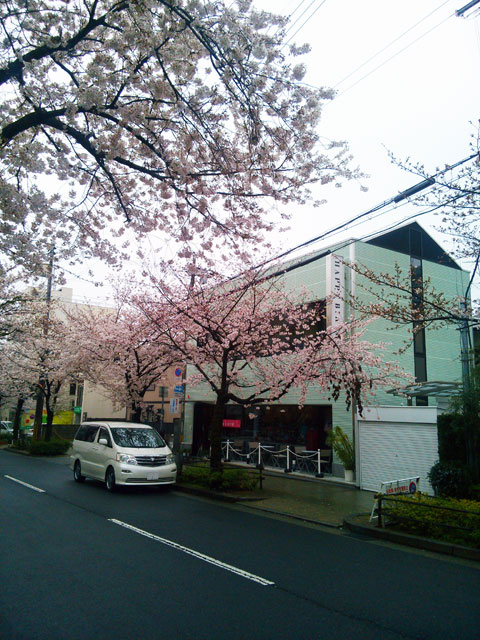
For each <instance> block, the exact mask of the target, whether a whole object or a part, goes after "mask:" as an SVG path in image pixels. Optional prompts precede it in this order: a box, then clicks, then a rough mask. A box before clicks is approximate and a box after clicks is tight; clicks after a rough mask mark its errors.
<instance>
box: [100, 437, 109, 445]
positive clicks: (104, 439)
mask: <svg viewBox="0 0 480 640" xmlns="http://www.w3.org/2000/svg"><path fill="white" fill-rule="evenodd" d="M98 444H104V445H105V446H106V447H108V440H107V439H106V438H100V440H99V441H98Z"/></svg>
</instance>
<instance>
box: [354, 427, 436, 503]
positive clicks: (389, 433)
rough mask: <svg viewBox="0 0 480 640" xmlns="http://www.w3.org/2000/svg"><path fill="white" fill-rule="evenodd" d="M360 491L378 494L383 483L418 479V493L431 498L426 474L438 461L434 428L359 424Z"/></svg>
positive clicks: (430, 488) (431, 490) (431, 492)
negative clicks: (425, 494) (418, 477)
mask: <svg viewBox="0 0 480 640" xmlns="http://www.w3.org/2000/svg"><path fill="white" fill-rule="evenodd" d="M358 439H359V443H358V445H359V449H358V453H359V467H360V478H359V479H360V488H361V489H368V490H371V491H379V490H380V485H381V483H382V482H387V481H389V480H400V479H402V478H409V477H412V476H417V475H418V476H420V478H421V479H420V491H422V492H428V493H430V494H433V489H432V487H431V485H430V483H429V482H428V480H427V473H428V472H429V471H430V469H431V467H432V466H433V465H434V464H435V462H436V461H437V460H438V437H437V425H436V424H412V423H404V424H402V423H399V422H395V423H392V422H378V421H375V422H370V421H368V420H366V421H363V420H362V421H360V422H359V424H358Z"/></svg>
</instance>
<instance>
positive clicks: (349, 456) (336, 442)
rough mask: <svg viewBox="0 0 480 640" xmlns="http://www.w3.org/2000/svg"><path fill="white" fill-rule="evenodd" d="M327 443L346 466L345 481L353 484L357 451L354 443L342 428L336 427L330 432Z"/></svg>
mask: <svg viewBox="0 0 480 640" xmlns="http://www.w3.org/2000/svg"><path fill="white" fill-rule="evenodd" d="M327 442H328V444H329V445H330V446H331V447H332V449H333V450H334V451H335V453H336V454H337V456H338V457H339V458H340V461H341V462H342V464H343V466H344V469H345V481H346V482H353V479H354V471H355V449H354V446H353V442H352V441H351V440H350V438H349V437H348V436H347V434H346V433H345V431H344V430H343V429H342V428H341V427H334V429H332V431H330V433H329V435H328V439H327Z"/></svg>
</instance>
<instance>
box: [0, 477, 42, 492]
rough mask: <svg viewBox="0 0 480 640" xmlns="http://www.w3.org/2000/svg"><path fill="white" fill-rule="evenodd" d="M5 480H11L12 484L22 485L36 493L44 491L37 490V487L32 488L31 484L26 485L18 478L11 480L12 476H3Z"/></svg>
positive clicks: (26, 483)
mask: <svg viewBox="0 0 480 640" xmlns="http://www.w3.org/2000/svg"><path fill="white" fill-rule="evenodd" d="M5 478H8V479H9V480H13V482H18V484H23V486H24V487H28V488H29V489H32V490H33V491H38V493H45V491H44V490H43V489H39V488H38V487H34V486H33V484H28V482H23V480H19V479H18V478H12V476H7V475H5Z"/></svg>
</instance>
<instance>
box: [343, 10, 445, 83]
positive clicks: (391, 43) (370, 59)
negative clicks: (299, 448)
mask: <svg viewBox="0 0 480 640" xmlns="http://www.w3.org/2000/svg"><path fill="white" fill-rule="evenodd" d="M448 2H450V0H445V2H443V3H442V4H441V5H439V6H438V7H437V8H436V9H434V10H433V11H430V13H428V14H427V15H425V16H424V17H423V18H422V19H421V20H419V21H418V22H416V23H415V24H414V25H412V26H411V27H409V28H408V29H407V30H406V31H404V32H403V33H402V34H401V35H399V36H397V37H396V38H395V39H394V40H392V41H391V42H389V43H388V44H387V45H386V46H385V47H383V48H382V49H380V50H379V51H377V53H374V54H373V56H370V58H368V60H365V62H362V64H360V65H359V66H358V67H357V68H356V69H354V70H353V71H351V72H350V73H349V74H348V75H346V76H345V77H344V78H342V80H340V82H337V83H336V84H335V85H334V86H333V88H334V89H336V88H337V87H338V86H339V85H341V84H342V83H343V82H345V80H348V78H350V77H351V76H353V75H354V74H355V73H357V71H360V69H362V68H363V67H365V66H366V65H367V64H368V63H369V62H371V61H372V60H374V59H375V58H376V57H377V56H379V55H380V54H381V53H383V52H384V51H386V50H387V49H390V47H391V46H392V45H394V44H395V43H396V42H398V41H399V40H401V39H402V38H403V37H404V36H406V35H407V33H410V31H413V29H415V28H416V27H418V25H420V24H422V22H425V20H427V18H429V17H430V16H432V15H433V14H434V13H436V12H437V11H439V9H441V8H442V7H444V6H445V5H446V4H447V3H448Z"/></svg>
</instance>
